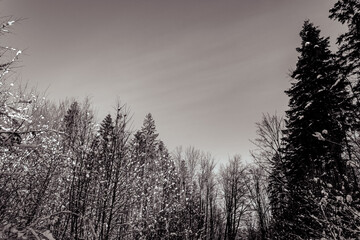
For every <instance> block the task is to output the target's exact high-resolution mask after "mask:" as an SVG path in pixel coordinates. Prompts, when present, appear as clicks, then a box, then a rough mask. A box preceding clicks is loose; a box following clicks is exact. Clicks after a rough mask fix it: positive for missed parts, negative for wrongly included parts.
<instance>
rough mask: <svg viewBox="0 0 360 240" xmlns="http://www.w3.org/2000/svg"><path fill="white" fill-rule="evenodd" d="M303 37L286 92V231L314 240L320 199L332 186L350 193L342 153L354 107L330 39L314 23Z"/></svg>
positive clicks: (307, 25)
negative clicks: (348, 120)
mask: <svg viewBox="0 0 360 240" xmlns="http://www.w3.org/2000/svg"><path fill="white" fill-rule="evenodd" d="M300 36H301V39H302V42H301V47H299V48H297V51H298V52H299V54H300V56H299V58H298V62H297V65H296V69H295V70H294V71H293V73H292V75H291V77H292V78H293V79H294V80H295V83H294V84H293V86H292V87H291V88H290V89H289V90H288V91H286V93H287V94H288V95H289V97H290V102H289V107H290V109H289V110H288V111H287V112H286V114H287V118H288V120H287V123H286V125H287V126H286V127H287V134H286V136H285V141H286V149H285V168H286V171H285V175H286V178H287V182H288V187H289V195H288V197H289V205H288V209H287V211H288V212H289V213H291V214H288V215H287V216H288V219H287V220H288V223H289V224H287V227H288V228H287V229H286V231H287V232H289V234H290V236H291V235H292V237H295V236H297V237H299V239H303V238H305V239H308V238H314V237H319V236H318V235H317V233H318V232H319V231H318V230H319V229H322V228H324V226H322V225H321V224H320V223H319V222H318V221H316V219H314V218H313V217H312V216H318V215H319V214H320V213H319V208H318V207H317V203H318V202H317V201H318V200H319V201H320V199H323V198H324V197H325V195H326V196H327V194H328V192H327V188H326V187H329V188H331V189H330V190H329V191H331V193H332V195H339V194H340V195H344V194H346V193H347V192H350V188H349V183H348V179H347V178H346V175H347V169H346V162H345V160H344V159H343V158H342V153H343V145H344V144H343V143H344V141H345V138H346V131H347V130H348V127H349V126H348V125H347V124H346V121H345V117H346V116H344V112H346V111H348V110H349V109H351V106H350V100H349V98H348V93H347V91H346V87H347V83H346V82H345V81H344V79H343V78H338V73H339V66H338V65H337V64H336V62H335V57H334V55H333V54H332V53H331V51H330V50H329V39H328V38H324V37H321V36H320V30H319V29H318V28H317V27H315V26H314V25H313V24H312V23H310V22H309V21H305V23H304V25H303V29H302V31H301V32H300ZM324 186H325V188H326V189H325V190H324ZM343 189H345V190H343ZM320 232H321V231H320Z"/></svg>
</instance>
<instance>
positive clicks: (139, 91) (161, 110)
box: [0, 0, 342, 162]
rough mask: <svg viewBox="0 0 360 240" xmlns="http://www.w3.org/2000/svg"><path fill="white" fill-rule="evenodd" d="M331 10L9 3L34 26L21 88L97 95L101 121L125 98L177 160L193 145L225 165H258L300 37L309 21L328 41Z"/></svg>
mask: <svg viewBox="0 0 360 240" xmlns="http://www.w3.org/2000/svg"><path fill="white" fill-rule="evenodd" d="M334 2H335V1H331V0H234V1H231V0H98V1H95V0H1V1H0V14H1V15H2V16H4V15H14V16H15V17H21V18H26V20H24V21H22V22H21V24H19V25H17V26H15V27H14V34H13V35H11V36H10V42H11V43H12V45H13V47H17V48H20V49H26V51H25V52H26V53H27V55H26V56H23V58H22V65H23V67H22V68H21V69H19V70H18V75H19V78H21V79H23V80H24V81H29V83H30V85H32V86H37V87H38V89H39V90H41V91H43V90H45V89H47V88H48V90H47V95H48V97H49V98H50V99H53V100H55V101H58V100H61V99H65V98H66V97H75V98H77V99H79V100H82V99H84V98H85V97H86V96H90V97H91V99H92V103H93V106H94V107H95V109H96V110H97V113H98V117H99V119H102V118H103V117H104V116H105V115H106V114H107V113H113V108H114V106H115V105H116V100H117V99H120V100H121V102H122V103H126V104H127V106H128V107H130V108H131V112H132V113H133V114H134V117H133V121H134V124H133V126H134V128H135V129H137V128H139V127H140V126H141V124H142V121H143V118H144V116H145V115H146V113H148V112H151V113H152V114H153V117H154V119H155V121H156V125H157V129H158V132H159V134H160V138H161V139H162V140H163V141H164V142H165V144H166V145H167V146H168V148H169V149H170V150H173V149H174V148H175V147H176V146H179V145H183V146H188V145H193V146H195V147H196V148H199V149H201V150H204V151H209V152H211V153H212V154H213V155H214V157H215V158H216V160H218V161H220V162H224V161H226V160H227V159H228V157H229V156H232V155H234V154H241V155H242V156H243V159H244V160H250V159H249V158H250V157H249V149H252V148H253V146H252V144H251V143H250V142H249V139H254V138H255V136H256V134H255V131H256V128H255V122H257V121H260V119H261V115H262V113H266V112H269V113H274V112H275V111H276V112H277V113H278V114H279V115H283V113H284V111H285V110H286V109H287V104H288V98H287V96H286V95H285V93H284V90H286V89H287V88H289V86H290V84H289V80H290V79H289V77H288V74H289V70H290V69H292V68H294V66H295V64H296V59H297V53H296V51H295V48H296V47H298V46H299V44H300V37H299V35H298V34H299V31H300V30H301V26H302V24H303V21H304V20H305V19H310V20H311V21H313V22H314V23H315V24H316V25H319V26H320V28H321V29H322V33H323V35H331V40H332V42H333V43H334V42H335V38H336V36H338V34H339V33H340V32H341V30H342V26H340V25H339V24H338V23H336V22H333V21H332V20H330V19H328V10H329V9H330V7H331V6H332V5H333V4H334Z"/></svg>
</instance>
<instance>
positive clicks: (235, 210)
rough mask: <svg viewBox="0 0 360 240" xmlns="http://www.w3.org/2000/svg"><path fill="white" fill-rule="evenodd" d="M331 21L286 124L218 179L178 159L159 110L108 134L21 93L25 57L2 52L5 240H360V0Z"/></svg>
mask: <svg viewBox="0 0 360 240" xmlns="http://www.w3.org/2000/svg"><path fill="white" fill-rule="evenodd" d="M329 17H330V19H332V20H335V21H339V22H340V23H342V24H344V25H345V26H347V31H346V32H345V33H343V34H341V35H340V36H339V37H338V38H337V44H338V51H337V52H332V51H331V50H330V48H329V46H330V42H329V37H325V36H322V35H321V31H320V29H319V27H317V26H316V25H314V23H312V22H310V21H309V20H306V21H305V22H304V24H303V28H302V30H301V32H300V40H301V41H300V45H299V46H298V47H297V48H296V51H297V52H298V61H297V63H296V67H295V69H294V70H293V71H292V72H291V75H290V76H291V79H292V81H291V87H290V88H289V89H288V90H286V91H285V93H286V94H287V95H288V96H289V108H288V110H287V111H286V113H285V116H284V117H280V116H277V115H270V114H264V115H263V117H262V119H261V120H260V121H259V122H258V123H256V129H257V138H256V139H254V140H253V141H252V142H253V143H254V146H255V147H256V149H255V150H253V151H252V152H251V153H252V157H253V159H254V164H245V163H244V162H242V160H241V157H240V156H239V155H235V156H233V157H231V158H230V159H229V160H228V162H227V163H226V164H225V165H222V166H220V167H219V168H216V161H215V159H214V158H213V156H211V154H210V153H205V152H203V151H201V150H199V149H196V148H195V147H186V148H182V147H178V148H176V149H175V150H173V151H169V150H168V149H167V148H166V145H165V143H164V142H163V141H161V139H160V138H159V134H158V133H157V130H156V124H155V121H154V119H153V117H152V115H151V114H150V113H149V114H148V115H146V116H145V119H144V122H143V125H142V127H141V129H139V130H137V131H131V130H130V127H129V125H130V124H129V122H130V121H131V118H130V117H129V111H128V109H127V108H126V107H125V106H124V105H120V104H118V105H117V107H116V110H115V111H114V113H113V114H109V115H107V116H105V118H104V119H103V120H102V121H101V122H100V123H97V122H96V120H95V116H94V113H93V111H92V110H91V103H90V102H89V101H88V100H85V101H83V102H78V101H75V100H71V101H70V100H67V101H63V102H61V103H60V104H53V103H51V102H50V101H48V100H46V99H45V98H44V97H43V96H42V95H41V94H39V93H37V92H36V91H33V90H29V89H28V88H27V86H21V85H20V84H14V83H12V82H11V79H12V78H11V74H12V73H13V71H14V70H16V67H17V65H18V59H19V57H20V56H21V54H22V52H21V51H20V50H18V49H15V48H11V47H0V61H1V62H0V239H48V240H52V239H79V240H80V239H209V240H210V239H219V240H221V239H224V240H235V239H249V240H265V239H280V240H281V239H284V240H285V239H294V240H297V239H299V240H300V239H319V240H324V239H344V240H345V239H359V237H360V228H359V226H360V205H359V201H360V193H359V183H358V182H359V176H360V150H359V149H360V147H359V144H360V139H359V137H360V134H359V131H360V127H359V126H360V115H359V114H360V112H359V109H360V108H359V105H360V100H359V96H360V81H359V74H360V56H359V55H360V2H359V1H358V0H343V1H338V2H336V3H335V4H334V6H333V8H331V9H330V16H329ZM2 21H3V22H2V23H1V25H0V34H1V35H4V34H7V33H8V32H9V31H11V30H12V28H13V26H14V24H16V22H17V21H18V19H13V18H11V17H9V18H3V19H2ZM216 169H218V170H216Z"/></svg>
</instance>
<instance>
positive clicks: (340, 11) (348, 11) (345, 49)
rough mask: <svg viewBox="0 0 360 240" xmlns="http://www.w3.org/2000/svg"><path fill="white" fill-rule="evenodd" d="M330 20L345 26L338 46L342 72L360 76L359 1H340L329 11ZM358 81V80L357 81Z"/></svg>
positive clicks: (338, 40)
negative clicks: (346, 28) (345, 29)
mask: <svg viewBox="0 0 360 240" xmlns="http://www.w3.org/2000/svg"><path fill="white" fill-rule="evenodd" d="M330 18H331V19H334V20H337V21H339V22H340V23H342V24H346V25H347V27H348V31H347V32H345V33H343V34H341V35H340V36H339V37H338V39H337V43H338V44H339V52H338V53H339V55H340V63H341V65H342V69H343V72H344V73H345V74H346V75H348V74H355V75H356V76H357V78H358V77H359V74H360V2H359V0H341V1H338V2H336V3H335V5H334V7H333V8H332V9H330ZM357 81H359V79H357Z"/></svg>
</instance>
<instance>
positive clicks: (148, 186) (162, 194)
mask: <svg viewBox="0 0 360 240" xmlns="http://www.w3.org/2000/svg"><path fill="white" fill-rule="evenodd" d="M131 148H132V149H131V157H130V158H131V160H130V161H131V163H130V165H131V171H132V173H133V176H132V179H133V180H132V189H133V196H134V197H133V204H132V205H133V206H132V209H133V212H132V214H131V217H132V220H131V221H132V223H133V225H132V228H133V229H134V235H133V237H134V238H136V239H164V238H165V239H170V235H171V236H174V237H175V236H177V234H176V232H177V225H178V223H179V221H180V219H178V218H177V214H175V212H176V211H177V206H178V202H179V198H180V192H179V190H180V189H179V188H177V185H176V182H178V179H179V178H178V175H177V172H176V169H175V164H174V162H173V161H172V160H171V158H170V155H169V153H168V151H167V149H166V147H165V145H164V143H163V142H162V141H160V140H158V134H157V133H156V127H155V121H154V119H153V118H152V116H151V114H148V115H146V117H145V120H144V124H143V126H142V128H141V130H140V131H138V132H137V133H136V134H135V135H134V139H133V141H132V145H131Z"/></svg>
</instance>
